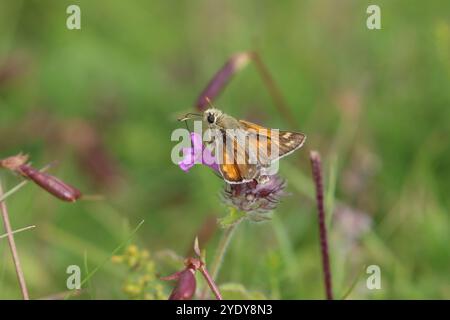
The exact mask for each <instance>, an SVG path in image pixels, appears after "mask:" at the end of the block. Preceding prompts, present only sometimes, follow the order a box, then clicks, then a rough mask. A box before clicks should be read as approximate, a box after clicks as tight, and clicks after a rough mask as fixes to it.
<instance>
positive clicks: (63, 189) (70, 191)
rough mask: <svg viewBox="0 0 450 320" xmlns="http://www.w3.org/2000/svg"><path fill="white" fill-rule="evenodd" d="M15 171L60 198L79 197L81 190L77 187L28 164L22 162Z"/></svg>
mask: <svg viewBox="0 0 450 320" xmlns="http://www.w3.org/2000/svg"><path fill="white" fill-rule="evenodd" d="M16 171H17V172H19V173H20V174H21V175H22V176H24V177H25V178H28V179H30V180H32V181H33V182H34V183H36V184H37V185H39V186H40V187H42V188H43V189H45V190H47V191H48V192H49V193H51V194H52V195H54V196H55V197H57V198H59V199H61V200H64V201H69V202H75V201H76V200H78V199H79V198H80V197H81V192H80V190H78V189H77V188H75V187H72V186H71V185H68V184H67V183H64V182H62V181H61V180H59V179H58V178H56V177H54V176H52V175H49V174H47V173H43V172H40V171H38V170H36V169H34V168H33V167H31V166H29V165H26V164H23V165H21V166H19V168H18V169H17V170H16Z"/></svg>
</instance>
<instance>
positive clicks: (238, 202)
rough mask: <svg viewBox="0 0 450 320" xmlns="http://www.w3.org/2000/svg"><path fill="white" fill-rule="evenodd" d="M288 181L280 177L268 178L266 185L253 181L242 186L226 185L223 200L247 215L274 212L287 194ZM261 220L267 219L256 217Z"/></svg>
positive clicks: (272, 176)
mask: <svg viewBox="0 0 450 320" xmlns="http://www.w3.org/2000/svg"><path fill="white" fill-rule="evenodd" d="M285 188H286V181H285V180H284V179H282V178H281V177H280V176H278V175H271V176H268V177H267V181H266V182H265V183H258V182H257V181H251V182H247V183H241V184H226V185H225V188H224V192H223V200H224V202H225V203H226V204H227V205H230V206H233V207H235V208H236V209H238V210H241V211H245V212H247V213H266V212H269V211H271V210H274V209H275V208H276V206H277V204H278V202H279V201H280V199H281V197H282V196H284V195H287V193H286V192H285ZM255 217H257V218H258V219H259V220H261V219H267V217H265V218H264V217H263V216H260V215H256V216H255Z"/></svg>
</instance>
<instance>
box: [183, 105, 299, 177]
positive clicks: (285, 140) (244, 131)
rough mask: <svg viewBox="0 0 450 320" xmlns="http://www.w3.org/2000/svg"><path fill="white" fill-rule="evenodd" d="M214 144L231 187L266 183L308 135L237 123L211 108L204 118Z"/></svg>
mask: <svg viewBox="0 0 450 320" xmlns="http://www.w3.org/2000/svg"><path fill="white" fill-rule="evenodd" d="M192 115H193V116H198V117H200V116H201V117H202V119H203V121H204V122H205V123H206V124H207V126H208V128H209V129H211V131H212V132H214V133H213V134H212V136H211V138H212V139H211V141H210V142H212V143H214V144H215V148H214V150H216V152H215V155H216V160H217V163H218V165H219V171H220V173H221V175H222V177H223V179H224V180H225V181H226V182H228V183H232V184H236V183H245V182H250V181H252V180H257V181H258V182H260V183H264V181H266V176H267V172H268V171H269V170H268V168H270V166H271V165H272V164H273V163H274V162H276V161H278V160H279V159H280V158H282V157H285V156H287V155H289V154H291V153H292V152H294V151H295V150H297V149H299V148H300V147H301V146H302V145H303V144H304V142H305V139H306V135H305V134H303V133H300V132H293V131H282V130H277V129H270V128H266V127H263V126H260V125H257V124H254V123H252V122H249V121H245V120H238V119H235V118H233V117H232V116H230V115H227V114H225V113H223V112H222V111H221V110H219V109H216V108H214V107H211V108H209V109H207V110H205V111H204V112H203V114H202V115H196V114H188V115H186V116H185V117H184V118H183V119H180V120H186V119H189V118H191V116H192Z"/></svg>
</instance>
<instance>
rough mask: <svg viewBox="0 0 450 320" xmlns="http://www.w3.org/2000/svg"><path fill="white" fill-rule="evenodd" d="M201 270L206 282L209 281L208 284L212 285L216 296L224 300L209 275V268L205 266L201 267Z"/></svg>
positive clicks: (211, 287)
mask: <svg viewBox="0 0 450 320" xmlns="http://www.w3.org/2000/svg"><path fill="white" fill-rule="evenodd" d="M200 272H201V273H202V275H203V277H204V278H205V280H206V282H207V283H208V286H209V287H210V289H211V291H212V292H213V293H214V295H215V296H216V299H217V300H222V295H221V294H220V291H219V288H218V287H217V285H216V283H215V282H214V280H213V278H212V277H211V276H210V275H209V273H208V270H207V269H206V268H205V266H202V267H200Z"/></svg>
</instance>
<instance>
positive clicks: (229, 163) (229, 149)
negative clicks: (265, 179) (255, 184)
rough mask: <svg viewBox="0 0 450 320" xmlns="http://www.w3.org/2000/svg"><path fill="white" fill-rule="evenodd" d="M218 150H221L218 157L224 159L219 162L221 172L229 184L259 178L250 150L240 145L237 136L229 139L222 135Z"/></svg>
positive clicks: (224, 134)
mask: <svg viewBox="0 0 450 320" xmlns="http://www.w3.org/2000/svg"><path fill="white" fill-rule="evenodd" d="M227 138H228V139H227ZM219 139H220V138H219ZM218 148H221V149H220V150H221V152H218V153H217V157H219V158H220V157H221V158H222V161H218V163H219V170H220V173H221V174H222V176H223V178H224V179H225V180H226V181H227V182H228V183H244V182H249V181H252V180H253V179H255V178H256V177H257V175H258V166H257V164H256V162H255V163H253V162H251V161H250V153H249V150H247V149H246V148H245V145H242V144H241V143H238V140H237V139H236V137H235V136H233V137H231V136H228V137H227V135H226V133H222V139H221V143H220V144H219V146H218ZM221 153H222V154H221Z"/></svg>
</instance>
